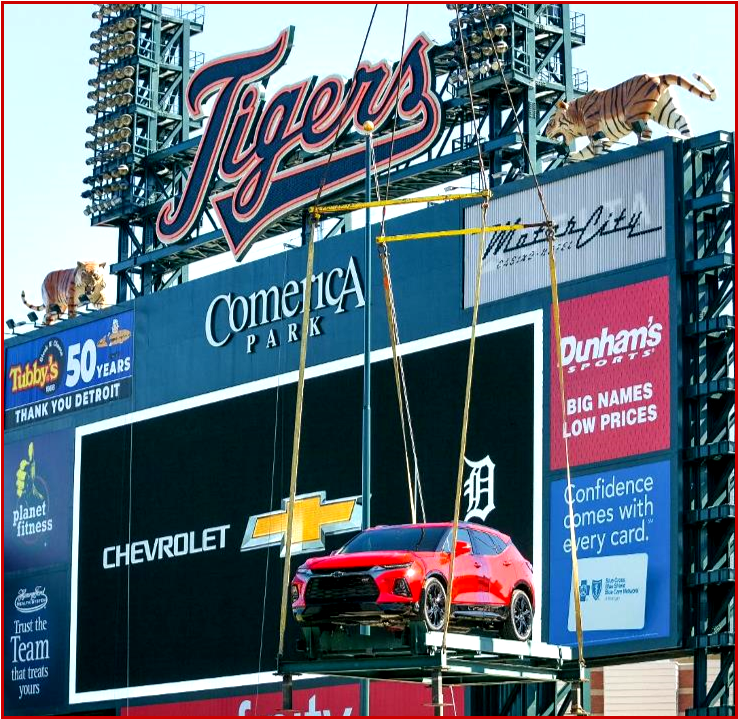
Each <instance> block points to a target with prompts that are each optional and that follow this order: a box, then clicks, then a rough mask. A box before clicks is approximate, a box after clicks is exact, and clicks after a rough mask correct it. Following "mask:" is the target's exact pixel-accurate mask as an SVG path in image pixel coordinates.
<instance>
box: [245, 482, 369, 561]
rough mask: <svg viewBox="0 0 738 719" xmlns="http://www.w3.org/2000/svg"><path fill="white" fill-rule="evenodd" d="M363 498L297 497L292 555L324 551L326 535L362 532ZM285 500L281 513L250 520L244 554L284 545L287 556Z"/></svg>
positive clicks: (286, 502)
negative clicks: (326, 499)
mask: <svg viewBox="0 0 738 719" xmlns="http://www.w3.org/2000/svg"><path fill="white" fill-rule="evenodd" d="M359 499H360V497H346V498H344V499H335V500H333V501H331V502H326V501H325V492H313V493H311V494H301V495H299V496H298V497H295V511H294V514H293V520H292V554H304V553H305V552H316V551H320V550H322V549H325V535H326V534H341V533H343V532H353V531H356V530H359V529H361V504H359ZM288 504H289V499H283V500H282V510H281V511H277V512H268V513H267V514H257V515H256V516H254V517H250V518H249V523H248V525H247V526H246V532H245V534H244V535H243V542H241V551H242V552H246V551H248V550H250V549H259V548H260V547H270V546H272V545H276V544H281V545H282V556H284V555H285V535H286V534H287V506H288Z"/></svg>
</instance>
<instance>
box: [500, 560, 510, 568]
mask: <svg viewBox="0 0 738 719" xmlns="http://www.w3.org/2000/svg"><path fill="white" fill-rule="evenodd" d="M511 564H512V562H511V561H510V560H509V559H506V560H505V561H504V562H503V563H502V566H503V567H509V566H510V565H511Z"/></svg>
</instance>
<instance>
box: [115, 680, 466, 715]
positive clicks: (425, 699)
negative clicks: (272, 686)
mask: <svg viewBox="0 0 738 719" xmlns="http://www.w3.org/2000/svg"><path fill="white" fill-rule="evenodd" d="M369 692H370V694H369V703H370V707H371V713H372V716H433V707H432V706H431V691H430V687H428V686H423V685H422V684H410V683H408V682H402V683H400V682H388V681H375V682H372V683H371V685H370V688H369ZM464 692H465V690H464V688H463V687H448V686H447V687H444V701H445V702H446V703H447V704H450V705H451V706H453V707H454V709H455V711H454V712H453V714H454V716H465V703H464ZM292 706H293V710H292V711H289V712H285V711H283V710H282V692H281V691H261V692H258V693H254V692H252V693H250V694H245V695H241V696H235V697H223V698H221V699H203V700H201V701H194V702H173V703H168V704H153V705H146V706H129V707H122V708H121V712H120V713H121V716H177V717H181V716H282V715H283V714H287V715H289V716H339V717H340V716H345V717H348V716H360V712H359V685H358V684H356V683H349V684H335V685H332V686H323V687H314V688H311V689H298V688H295V689H294V691H293V692H292Z"/></svg>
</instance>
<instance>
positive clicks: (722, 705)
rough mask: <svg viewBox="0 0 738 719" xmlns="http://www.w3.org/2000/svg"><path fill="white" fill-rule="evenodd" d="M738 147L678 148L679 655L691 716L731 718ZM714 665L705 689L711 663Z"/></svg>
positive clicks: (725, 141)
mask: <svg viewBox="0 0 738 719" xmlns="http://www.w3.org/2000/svg"><path fill="white" fill-rule="evenodd" d="M734 163H735V145H734V138H733V134H732V133H723V132H717V133H713V134H711V135H706V136H704V137H699V138H696V139H694V140H689V141H687V142H685V144H684V184H685V196H684V213H685V235H686V236H685V252H684V257H683V260H682V303H683V318H684V320H683V322H684V324H683V326H682V331H683V347H684V387H683V392H684V405H685V413H684V428H683V429H684V433H685V436H684V448H685V449H684V480H685V491H686V493H687V496H686V502H687V504H686V506H687V507H688V514H687V516H685V517H684V523H685V530H686V531H685V547H684V550H685V553H684V559H685V570H684V576H685V582H686V586H685V597H686V602H687V606H686V609H687V611H686V620H687V622H688V624H687V627H686V629H685V646H686V647H687V648H688V649H689V650H690V651H691V652H692V653H693V656H694V700H693V708H692V709H689V710H688V711H687V714H690V715H732V714H734V713H735V711H734V706H732V705H731V702H733V701H734V700H733V698H732V696H733V687H734V682H735V660H734V654H735V626H734V621H735V620H734V609H735V567H734V557H735V434H734V428H735V378H734V374H733V371H732V370H733V367H734V361H735V284H734V270H735V254H734V252H735V250H734V224H733V223H734V212H735V205H734V200H735V196H734V192H735V167H734ZM710 654H713V655H717V656H718V657H719V659H720V668H719V671H718V673H717V676H716V677H715V679H714V681H712V682H709V681H708V675H707V658H708V656H709V655H710Z"/></svg>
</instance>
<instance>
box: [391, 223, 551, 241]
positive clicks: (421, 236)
mask: <svg viewBox="0 0 738 719" xmlns="http://www.w3.org/2000/svg"><path fill="white" fill-rule="evenodd" d="M536 226H537V225H536ZM526 227H530V225H494V226H493V227H471V228H467V229H464V230H438V231H436V232H413V233H411V234H409V235H380V236H379V237H377V242H380V243H384V242H402V241H403V240H426V239H428V238H430V237H454V236H458V235H479V234H481V233H482V232H485V233H490V232H508V231H511V230H524V229H525V228H526Z"/></svg>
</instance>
